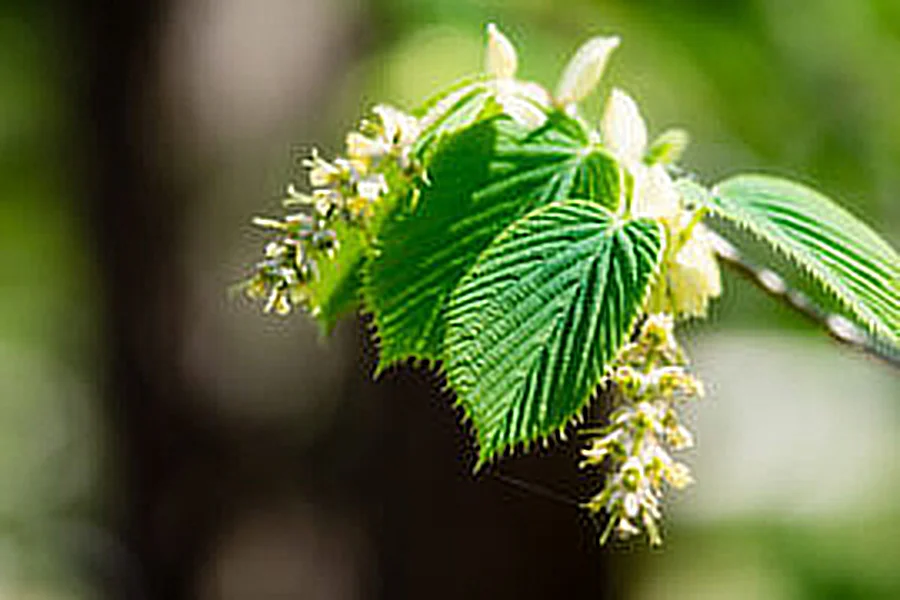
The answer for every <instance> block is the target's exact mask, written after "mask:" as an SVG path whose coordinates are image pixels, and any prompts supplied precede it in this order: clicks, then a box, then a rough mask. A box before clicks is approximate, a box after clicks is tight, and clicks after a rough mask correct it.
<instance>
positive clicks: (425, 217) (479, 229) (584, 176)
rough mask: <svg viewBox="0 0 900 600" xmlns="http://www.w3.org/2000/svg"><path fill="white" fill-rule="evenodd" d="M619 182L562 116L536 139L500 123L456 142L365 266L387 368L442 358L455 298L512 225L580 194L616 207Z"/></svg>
mask: <svg viewBox="0 0 900 600" xmlns="http://www.w3.org/2000/svg"><path fill="white" fill-rule="evenodd" d="M619 179H620V172H619V169H618V166H617V165H616V162H615V161H614V160H613V159H612V158H611V157H610V156H609V155H607V154H605V153H604V152H603V151H602V150H601V149H599V148H594V147H593V146H591V144H590V142H589V140H588V137H587V133H586V132H584V130H583V129H582V128H581V126H580V125H579V124H578V123H576V122H575V121H573V120H572V119H570V118H568V117H566V116H564V115H562V114H554V115H552V116H551V118H550V119H549V120H548V121H547V123H546V125H544V126H543V127H541V128H540V129H538V130H535V131H529V130H527V129H524V128H523V127H522V126H521V125H518V124H516V123H515V122H513V121H512V120H510V119H509V118H506V117H496V118H494V119H491V120H489V121H484V122H481V123H478V124H476V125H474V126H472V127H470V128H468V129H466V130H464V131H463V132H461V133H459V134H457V135H454V136H450V137H448V138H447V139H446V140H445V141H444V143H442V144H441V146H440V147H439V149H438V150H437V152H436V153H435V155H434V159H433V161H432V162H431V165H430V166H429V169H428V180H429V182H430V183H428V184H425V185H423V187H422V188H421V194H420V197H419V198H418V200H417V201H416V202H415V203H414V204H412V205H411V206H409V207H407V210H402V209H398V210H397V211H396V212H395V213H394V214H393V215H392V216H391V217H390V218H388V219H387V221H386V222H385V224H384V226H383V227H382V229H381V230H380V231H379V235H378V238H377V239H376V240H375V242H374V244H373V252H372V255H371V257H370V259H369V260H368V261H367V264H366V267H365V273H364V278H365V285H364V290H363V291H364V295H365V299H366V304H367V305H368V308H370V309H371V310H372V312H373V314H374V319H375V325H376V327H377V329H378V334H379V336H380V339H381V364H380V368H384V367H386V366H388V365H390V364H392V363H394V362H396V361H399V360H402V359H404V358H407V357H418V358H420V359H425V360H440V359H441V358H442V355H441V349H442V344H443V338H444V319H443V309H444V304H445V302H446V300H447V298H448V297H449V295H450V293H451V292H452V291H453V289H454V288H455V287H456V284H457V283H458V282H459V280H460V279H462V277H463V275H465V273H466V271H468V270H469V268H470V267H471V265H472V264H473V263H474V262H475V260H476V259H477V258H478V255H479V254H480V253H481V252H482V251H483V250H484V249H485V248H486V247H487V246H488V244H490V243H491V241H492V240H493V239H494V238H495V237H496V236H497V235H498V234H499V233H500V232H501V231H503V229H505V228H506V227H507V226H508V225H509V224H510V223H512V222H513V221H515V220H516V219H517V218H519V217H521V216H523V215H524V214H526V213H527V212H529V211H530V210H532V209H534V208H535V207H537V206H541V205H543V204H547V203H549V202H552V201H554V200H560V199H565V198H569V197H573V196H579V197H585V198H590V199H592V200H594V201H595V202H598V203H601V204H605V205H607V206H609V207H611V208H614V207H615V206H617V204H618V202H619V194H620V185H619Z"/></svg>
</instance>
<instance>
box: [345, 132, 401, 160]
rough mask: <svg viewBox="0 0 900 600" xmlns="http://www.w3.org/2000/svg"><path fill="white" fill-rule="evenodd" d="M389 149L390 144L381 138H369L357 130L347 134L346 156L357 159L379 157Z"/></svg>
mask: <svg viewBox="0 0 900 600" xmlns="http://www.w3.org/2000/svg"><path fill="white" fill-rule="evenodd" d="M390 151H391V145H390V144H389V143H388V142H387V141H386V140H383V139H376V138H371V137H369V136H367V135H363V134H362V133H360V132H358V131H351V132H350V133H348V134H347V156H349V157H350V158H352V159H357V160H369V159H373V158H381V157H382V156H384V155H386V154H387V153H389V152H390Z"/></svg>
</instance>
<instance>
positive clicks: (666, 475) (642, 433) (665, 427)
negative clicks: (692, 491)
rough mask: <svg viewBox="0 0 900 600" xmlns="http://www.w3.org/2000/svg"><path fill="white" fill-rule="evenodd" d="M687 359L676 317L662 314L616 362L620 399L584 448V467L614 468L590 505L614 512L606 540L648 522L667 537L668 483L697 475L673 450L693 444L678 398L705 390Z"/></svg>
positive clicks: (649, 529)
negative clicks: (664, 505)
mask: <svg viewBox="0 0 900 600" xmlns="http://www.w3.org/2000/svg"><path fill="white" fill-rule="evenodd" d="M684 362H685V359H684V353H683V352H682V350H681V348H680V347H679V346H678V343H677V342H676V340H675V337H674V332H673V319H672V317H671V316H667V315H661V314H655V315H651V316H650V317H648V318H647V320H646V322H645V323H644V325H643V327H642V329H641V332H640V334H639V336H638V337H637V339H636V340H635V341H634V342H632V343H630V344H628V345H627V346H626V347H625V348H624V349H623V351H622V353H621V354H620V356H619V359H618V360H617V363H616V365H615V367H614V368H613V371H612V374H611V375H610V377H609V381H610V384H611V385H610V389H611V391H612V392H613V395H614V397H615V398H616V401H617V406H616V407H615V409H614V410H613V412H612V414H611V415H610V419H609V421H610V422H609V425H608V426H607V427H605V428H603V429H602V430H601V431H599V432H598V434H597V435H595V437H593V439H591V440H590V442H589V446H588V448H586V449H585V450H583V455H584V460H583V461H582V467H599V466H604V465H606V466H608V467H609V469H610V474H609V476H608V477H607V480H606V482H605V485H604V486H603V489H602V490H601V491H600V492H599V493H598V494H597V495H596V496H594V498H593V499H591V501H590V502H588V503H587V505H586V507H587V508H588V509H589V510H590V511H592V512H594V513H600V512H606V513H607V515H608V517H609V521H608V525H607V527H606V529H605V530H604V532H603V534H602V536H601V540H600V542H601V543H605V542H606V540H607V539H608V538H609V536H610V534H611V533H613V532H614V531H615V532H616V534H617V535H618V536H620V537H621V538H628V537H631V536H632V535H635V534H639V533H640V532H641V528H643V530H644V531H645V532H646V533H647V536H648V538H649V539H650V543H651V544H653V545H658V544H660V543H661V541H662V537H661V534H660V530H659V525H658V522H659V520H660V518H661V511H660V502H661V499H662V495H663V492H664V488H665V487H666V486H668V487H671V488H675V489H681V488H683V487H685V486H686V485H688V484H690V483H691V482H692V479H691V475H690V471H689V469H688V468H687V466H686V465H684V464H683V463H680V462H677V461H675V460H674V459H673V458H672V456H671V454H670V453H671V451H677V450H682V449H685V448H690V447H691V446H692V445H693V436H692V435H691V433H690V431H688V430H687V429H686V428H685V427H684V426H683V425H682V424H681V419H680V416H679V414H678V411H677V406H678V404H679V403H681V402H684V401H686V400H689V399H691V398H700V397H702V396H703V387H702V384H701V382H700V381H698V380H697V379H696V378H695V377H694V376H693V375H691V374H690V373H689V372H688V371H687V370H686V368H685V366H684Z"/></svg>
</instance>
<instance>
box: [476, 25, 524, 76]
mask: <svg viewBox="0 0 900 600" xmlns="http://www.w3.org/2000/svg"><path fill="white" fill-rule="evenodd" d="M487 35H488V40H487V54H486V56H485V59H484V70H485V71H486V72H487V74H488V75H490V76H492V77H497V78H499V79H512V78H513V77H514V76H515V74H516V70H517V69H518V68H519V58H518V56H517V55H516V48H515V46H513V45H512V42H510V41H509V38H507V37H506V36H505V35H503V34H502V33H501V32H500V30H499V29H497V26H496V25H494V24H493V23H490V24H488V26H487Z"/></svg>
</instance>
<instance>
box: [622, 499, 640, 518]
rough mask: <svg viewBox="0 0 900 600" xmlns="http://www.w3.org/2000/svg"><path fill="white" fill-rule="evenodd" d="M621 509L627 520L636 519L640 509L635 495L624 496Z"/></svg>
mask: <svg viewBox="0 0 900 600" xmlns="http://www.w3.org/2000/svg"><path fill="white" fill-rule="evenodd" d="M622 507H623V508H624V509H625V515H626V516H628V518H630V519H633V518H634V517H636V516H637V514H638V511H639V510H640V508H641V504H640V501H638V497H637V494H634V493H632V494H625V500H624V502H623V503H622Z"/></svg>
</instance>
